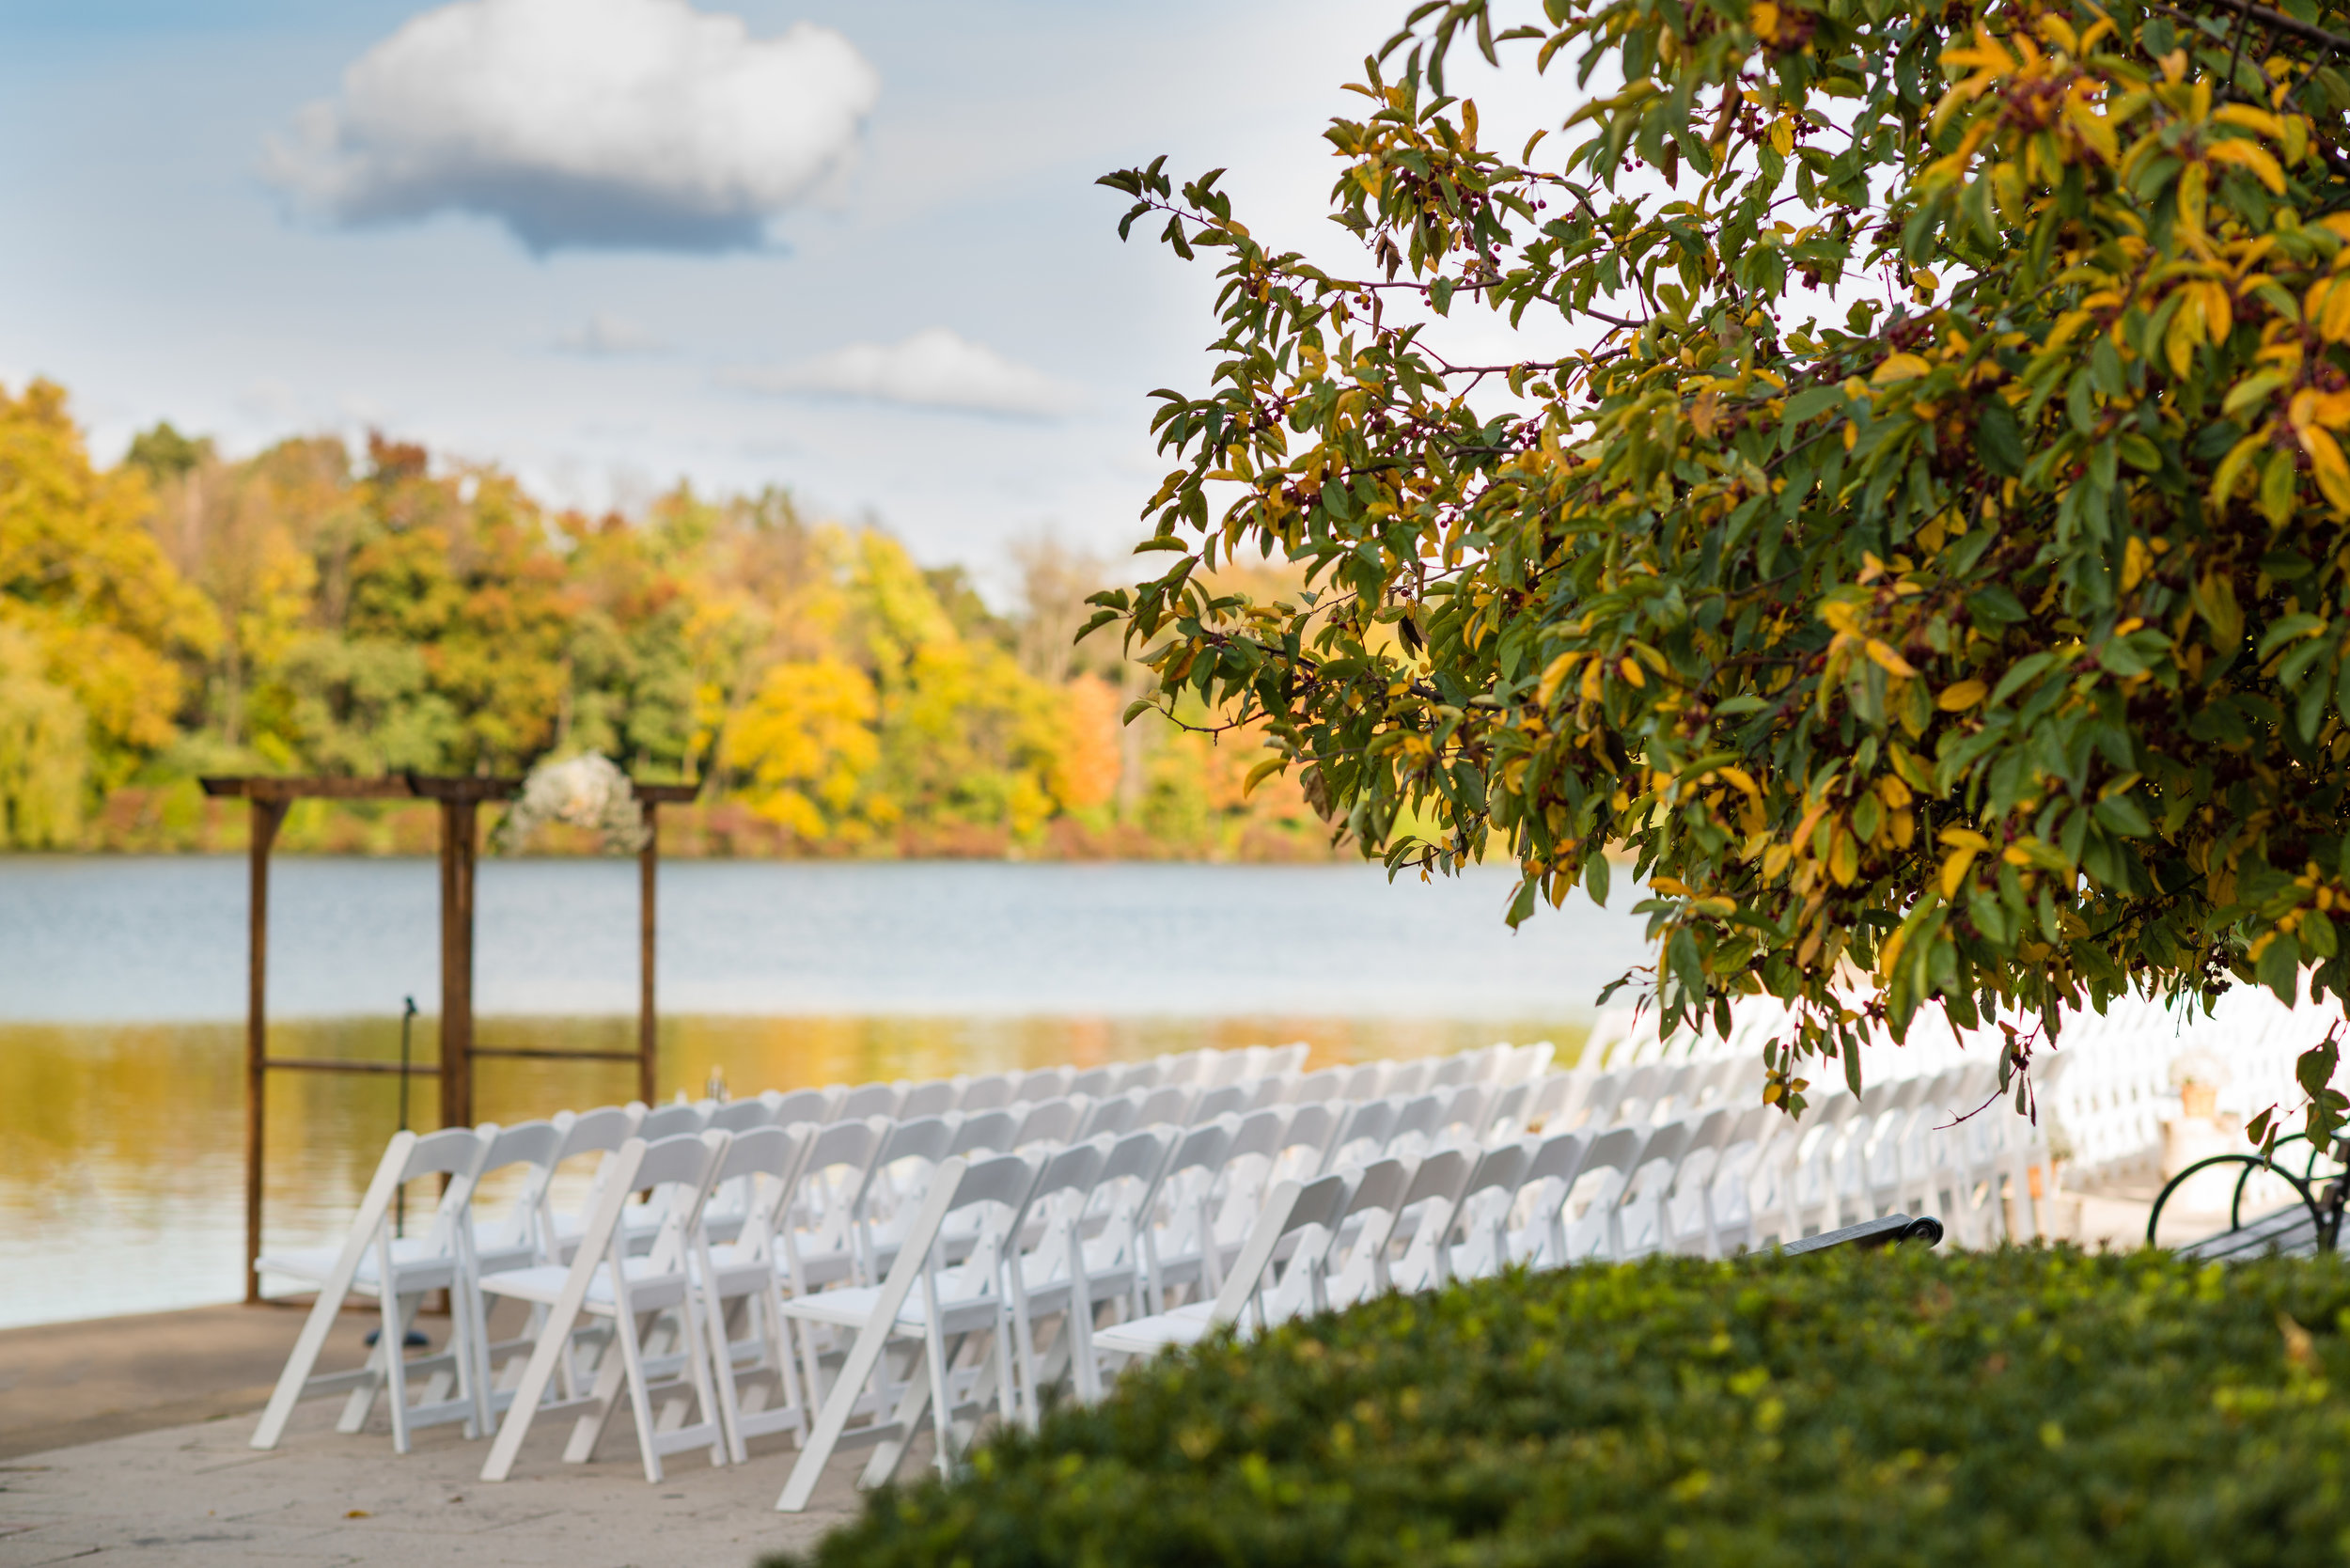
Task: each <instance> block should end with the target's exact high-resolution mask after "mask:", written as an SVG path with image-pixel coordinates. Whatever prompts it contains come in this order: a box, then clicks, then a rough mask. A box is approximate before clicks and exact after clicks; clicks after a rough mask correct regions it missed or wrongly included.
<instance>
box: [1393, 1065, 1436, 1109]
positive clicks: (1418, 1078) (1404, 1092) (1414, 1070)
mask: <svg viewBox="0 0 2350 1568" xmlns="http://www.w3.org/2000/svg"><path fill="white" fill-rule="evenodd" d="M1436 1067H1437V1058H1434V1057H1418V1058H1414V1059H1413V1060H1411V1061H1397V1062H1390V1063H1388V1064H1387V1079H1386V1081H1385V1082H1384V1083H1383V1084H1382V1085H1381V1086H1380V1091H1381V1092H1382V1093H1384V1094H1387V1095H1390V1096H1394V1095H1401V1096H1402V1097H1403V1098H1404V1099H1407V1100H1414V1099H1418V1097H1419V1096H1420V1095H1423V1094H1425V1093H1427V1092H1428V1090H1430V1089H1431V1088H1432V1087H1434V1083H1435V1077H1436Z"/></svg>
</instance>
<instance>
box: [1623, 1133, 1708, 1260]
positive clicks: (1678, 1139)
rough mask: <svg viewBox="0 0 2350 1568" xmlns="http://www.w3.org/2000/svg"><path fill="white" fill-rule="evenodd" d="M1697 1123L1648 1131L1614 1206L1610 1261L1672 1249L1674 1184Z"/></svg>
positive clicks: (1639, 1256)
mask: <svg viewBox="0 0 2350 1568" xmlns="http://www.w3.org/2000/svg"><path fill="white" fill-rule="evenodd" d="M1696 1130H1697V1123H1696V1122H1695V1121H1687V1120H1683V1121H1668V1122H1666V1123H1665V1124H1664V1125H1662V1126H1660V1127H1655V1128H1653V1129H1651V1130H1650V1133H1649V1137H1648V1141H1647V1142H1646V1143H1645V1144H1643V1145H1641V1147H1640V1157H1639V1161H1638V1163H1637V1165H1635V1166H1634V1167H1633V1168H1631V1169H1630V1170H1629V1171H1628V1172H1627V1173H1626V1177H1625V1180H1624V1187H1623V1195H1622V1197H1621V1198H1619V1199H1618V1200H1616V1203H1615V1215H1614V1217H1615V1221H1616V1231H1615V1235H1614V1237H1613V1243H1614V1245H1613V1247H1612V1248H1611V1250H1610V1251H1609V1253H1608V1256H1609V1257H1611V1258H1618V1259H1622V1258H1641V1257H1646V1256H1647V1255H1648V1254H1649V1253H1652V1252H1661V1251H1664V1250H1666V1249H1667V1248H1668V1247H1670V1246H1671V1245H1672V1215H1670V1213H1669V1212H1668V1209H1667V1205H1668V1204H1669V1202H1670V1201H1671V1198H1672V1190H1673V1183H1674V1181H1675V1179H1676V1178H1677V1177H1678V1176H1679V1175H1680V1173H1681V1157H1682V1155H1683V1154H1684V1153H1686V1152H1688V1148H1689V1137H1690V1135H1691V1134H1692V1133H1694V1132H1695V1131H1696Z"/></svg>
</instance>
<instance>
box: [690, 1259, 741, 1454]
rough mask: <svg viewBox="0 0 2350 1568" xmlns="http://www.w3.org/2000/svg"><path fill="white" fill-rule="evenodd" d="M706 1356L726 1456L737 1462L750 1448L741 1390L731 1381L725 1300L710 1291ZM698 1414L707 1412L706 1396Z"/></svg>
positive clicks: (731, 1356) (731, 1349)
mask: <svg viewBox="0 0 2350 1568" xmlns="http://www.w3.org/2000/svg"><path fill="white" fill-rule="evenodd" d="M709 1308H710V1326H709V1329H708V1333H709V1335H710V1356H709V1360H710V1363H711V1370H712V1372H713V1375H714V1376H715V1378H716V1381H717V1389H718V1425H719V1427H720V1429H721V1430H722V1432H723V1433H724V1435H725V1441H726V1451H727V1456H728V1457H729V1459H732V1460H733V1461H734V1462H735V1463H736V1464H737V1465H741V1464H744V1463H745V1462H746V1461H748V1460H749V1458H750V1450H747V1449H745V1448H744V1446H743V1392H742V1390H741V1389H740V1388H737V1387H736V1386H735V1382H734V1341H733V1340H732V1339H731V1338H730V1337H729V1331H728V1328H727V1310H726V1309H727V1304H726V1303H725V1302H724V1301H721V1300H720V1299H719V1298H718V1295H717V1294H716V1293H715V1292H714V1291H713V1293H712V1294H711V1295H710V1297H709ZM689 1309H690V1304H689ZM702 1414H703V1416H704V1417H707V1416H708V1415H709V1414H710V1408H709V1402H708V1401H707V1400H706V1399H705V1400H704V1401H703V1406H702Z"/></svg>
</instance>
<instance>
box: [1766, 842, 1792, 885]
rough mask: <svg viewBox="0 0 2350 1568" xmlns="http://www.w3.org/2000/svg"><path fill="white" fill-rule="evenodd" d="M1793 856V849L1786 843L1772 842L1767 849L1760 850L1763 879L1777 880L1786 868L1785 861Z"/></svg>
mask: <svg viewBox="0 0 2350 1568" xmlns="http://www.w3.org/2000/svg"><path fill="white" fill-rule="evenodd" d="M1794 857H1795V852H1794V847H1793V846H1791V845H1788V844H1773V845H1772V846H1771V847H1770V848H1769V849H1766V850H1764V851H1763V879H1764V880H1765V881H1771V882H1775V881H1777V880H1778V878H1779V876H1780V875H1781V874H1782V873H1783V872H1785V870H1787V862H1789V861H1790V860H1793V859H1794Z"/></svg>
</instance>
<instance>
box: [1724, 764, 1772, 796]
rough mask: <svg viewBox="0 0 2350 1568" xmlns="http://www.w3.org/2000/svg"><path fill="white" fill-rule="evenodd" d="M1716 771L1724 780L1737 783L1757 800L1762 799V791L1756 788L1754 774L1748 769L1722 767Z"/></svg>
mask: <svg viewBox="0 0 2350 1568" xmlns="http://www.w3.org/2000/svg"><path fill="white" fill-rule="evenodd" d="M1714 771H1715V772H1716V774H1719V775H1720V776H1721V777H1722V779H1723V781H1724V782H1726V783H1731V784H1735V785H1736V786H1737V787H1738V788H1739V789H1741V790H1744V791H1745V792H1747V794H1749V795H1751V796H1753V797H1754V798H1755V799H1756V800H1761V799H1762V798H1763V792H1762V791H1761V790H1758V789H1756V788H1755V785H1754V778H1753V776H1752V775H1750V774H1748V773H1747V770H1746V769H1744V768H1731V767H1720V768H1716V769H1715V770H1714Z"/></svg>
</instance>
